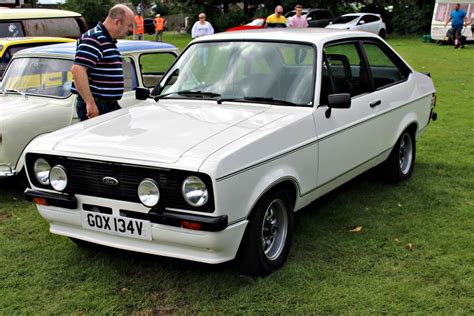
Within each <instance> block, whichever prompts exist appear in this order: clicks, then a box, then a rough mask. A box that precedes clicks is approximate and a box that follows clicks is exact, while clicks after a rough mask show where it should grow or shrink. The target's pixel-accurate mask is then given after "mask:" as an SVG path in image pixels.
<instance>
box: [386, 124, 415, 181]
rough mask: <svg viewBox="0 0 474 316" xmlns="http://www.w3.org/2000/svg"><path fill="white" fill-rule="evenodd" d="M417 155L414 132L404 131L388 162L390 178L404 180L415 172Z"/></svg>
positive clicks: (387, 168) (387, 167) (387, 169)
mask: <svg viewBox="0 0 474 316" xmlns="http://www.w3.org/2000/svg"><path fill="white" fill-rule="evenodd" d="M415 156H416V142H415V137H414V136H413V133H410V132H409V131H404V132H403V133H402V135H401V136H400V138H399V139H398V141H397V143H396V144H395V147H394V148H393V149H392V152H391V153H390V156H389V157H388V159H387V162H386V171H387V176H388V177H389V180H392V181H394V182H402V181H405V180H407V179H408V178H410V176H411V174H412V173H413V168H414V165H415Z"/></svg>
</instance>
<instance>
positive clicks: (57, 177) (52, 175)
mask: <svg viewBox="0 0 474 316" xmlns="http://www.w3.org/2000/svg"><path fill="white" fill-rule="evenodd" d="M49 182H50V183H51V186H52V187H53V189H55V190H56V191H59V192H61V191H63V190H64V189H65V188H66V187H67V173H66V168H64V167H63V166H61V165H56V166H54V167H53V168H51V171H50V172H49Z"/></svg>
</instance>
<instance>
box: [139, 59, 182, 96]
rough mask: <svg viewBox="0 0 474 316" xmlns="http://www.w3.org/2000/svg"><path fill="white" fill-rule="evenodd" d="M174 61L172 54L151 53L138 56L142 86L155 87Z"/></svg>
mask: <svg viewBox="0 0 474 316" xmlns="http://www.w3.org/2000/svg"><path fill="white" fill-rule="evenodd" d="M175 59H176V55H174V54H172V53H152V54H143V55H141V56H140V68H141V71H142V81H143V85H144V86H145V87H147V88H152V87H155V86H156V85H157V84H158V82H160V80H161V78H162V77H163V75H164V74H165V72H166V71H167V70H168V68H170V67H171V65H172V64H173V62H174V61H175Z"/></svg>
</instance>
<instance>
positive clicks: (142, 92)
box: [135, 88, 150, 100]
mask: <svg viewBox="0 0 474 316" xmlns="http://www.w3.org/2000/svg"><path fill="white" fill-rule="evenodd" d="M149 96H150V90H148V89H146V88H136V89H135V99H137V100H146V99H148V97H149Z"/></svg>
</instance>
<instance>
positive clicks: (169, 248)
mask: <svg viewBox="0 0 474 316" xmlns="http://www.w3.org/2000/svg"><path fill="white" fill-rule="evenodd" d="M35 197H37V198H41V199H44V200H45V201H46V203H45V204H47V205H40V204H37V208H38V211H39V212H40V214H41V216H43V218H45V219H46V220H47V221H48V222H49V223H50V231H51V233H54V234H58V235H63V236H67V237H72V238H77V239H81V240H85V241H88V242H92V243H96V244H101V245H104V246H109V247H114V248H119V249H124V250H130V251H137V252H142V253H148V254H153V255H161V256H167V257H173V258H180V259H186V260H192V261H198V262H204V263H210V264H217V263H221V262H225V261H229V260H232V259H234V258H235V256H236V254H237V250H238V248H239V246H240V241H241V239H242V236H243V234H244V231H245V228H246V226H247V223H248V221H240V222H238V223H235V224H233V225H230V226H228V225H227V216H220V217H210V216H200V215H195V214H187V213H178V212H169V211H168V212H165V211H163V212H156V211H155V212H153V211H150V210H149V209H148V208H145V207H144V206H142V205H140V204H137V203H131V202H124V201H117V200H111V199H104V198H97V197H91V196H81V195H77V196H75V197H69V196H64V195H62V194H56V193H47V192H43V191H35V190H31V189H27V190H26V191H25V198H26V199H27V200H30V201H31V200H32V199H33V198H35ZM53 204H54V205H53ZM91 205H93V206H94V207H95V208H98V209H100V208H106V209H110V210H111V212H112V214H113V215H114V216H128V215H127V213H124V212H123V210H124V209H127V210H134V212H133V213H135V214H142V215H141V216H142V217H144V219H146V216H148V213H149V214H151V215H150V216H149V217H148V220H150V222H151V235H152V240H151V241H149V240H142V239H136V238H131V237H127V236H119V235H113V234H109V233H106V232H98V231H93V230H89V229H86V228H83V227H82V224H81V212H82V210H87V211H89V210H90V206H91ZM181 220H192V221H194V222H196V221H200V222H201V223H202V229H203V230H191V229H186V228H182V227H179V226H173V225H175V224H176V223H179V222H180V221H181ZM204 229H206V230H204Z"/></svg>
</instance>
